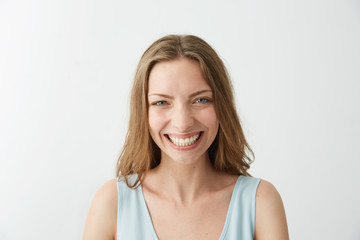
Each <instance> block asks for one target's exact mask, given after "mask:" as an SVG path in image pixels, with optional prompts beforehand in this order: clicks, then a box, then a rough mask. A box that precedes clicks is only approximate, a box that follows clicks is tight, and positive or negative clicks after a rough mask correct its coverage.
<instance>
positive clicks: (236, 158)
mask: <svg viewBox="0 0 360 240" xmlns="http://www.w3.org/2000/svg"><path fill="white" fill-rule="evenodd" d="M181 57H184V58H188V59H191V60H194V61H196V62H198V63H199V64H200V67H201V69H202V71H203V74H204V76H205V79H206V81H207V83H208V84H209V86H210V88H211V89H212V91H213V98H214V104H215V111H216V115H217V118H218V120H219V130H218V133H217V136H216V137H215V140H214V142H213V143H212V144H211V146H210V147H209V150H208V153H209V158H210V161H211V163H212V164H213V166H214V167H215V169H216V170H217V171H222V172H227V173H230V174H237V175H246V176H250V174H249V173H248V172H247V170H248V169H249V167H250V163H251V162H252V160H251V159H250V157H249V155H248V153H250V154H251V155H252V156H254V154H253V152H252V150H251V148H250V147H249V145H248V143H247V141H246V139H245V136H244V133H243V130H242V127H241V124H240V120H239V117H238V115H237V112H236V108H235V103H234V96H233V88H232V84H231V82H230V78H229V75H228V73H227V71H226V68H225V66H224V64H223V62H222V61H221V59H220V58H219V56H218V55H217V54H216V52H215V51H214V49H212V48H211V47H210V46H209V45H208V44H207V43H206V42H205V41H204V40H202V39H201V38H199V37H196V36H193V35H168V36H165V37H162V38H160V39H158V40H157V41H155V42H154V43H153V44H152V45H151V46H150V47H149V48H148V49H147V50H146V51H145V52H144V54H143V56H142V57H141V59H140V62H139V64H138V66H137V70H136V74H135V78H134V83H133V87H132V92H131V102H130V119H129V129H128V132H127V136H126V140H125V144H124V147H123V149H122V152H121V154H120V156H119V159H118V162H117V167H116V174H117V176H118V177H124V179H125V181H126V184H127V185H128V186H129V187H132V188H134V187H136V186H137V185H138V183H139V181H140V180H141V179H142V177H143V175H144V174H146V173H147V172H148V171H149V170H150V169H152V168H154V167H156V166H157V165H159V163H160V158H161V156H160V149H159V147H158V146H157V145H156V144H155V142H154V141H153V140H152V138H151V136H150V133H149V126H148V115H147V113H148V100H147V94H148V79H149V75H150V71H151V70H152V68H153V67H154V65H155V64H156V63H159V62H161V61H170V60H174V59H177V58H181ZM135 173H136V174H137V179H136V181H135V182H133V183H130V182H129V181H128V176H129V175H132V174H135Z"/></svg>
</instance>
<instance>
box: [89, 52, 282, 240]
mask: <svg viewBox="0 0 360 240" xmlns="http://www.w3.org/2000/svg"><path fill="white" fill-rule="evenodd" d="M148 100H149V109H148V111H149V112H148V113H149V114H148V116H149V119H148V121H149V127H150V134H151V136H152V138H153V140H154V141H155V143H156V144H157V145H158V146H159V148H160V149H161V162H160V164H159V166H157V167H156V168H154V169H152V170H150V172H149V173H148V174H147V175H146V177H145V178H144V179H143V181H142V189H143V193H144V198H145V201H146V203H147V206H148V209H149V213H150V216H151V219H152V223H153V226H154V229H155V232H156V234H157V235H158V237H159V239H189V240H191V239H219V236H220V235H221V233H222V230H223V226H224V223H225V220H226V216H227V209H228V206H229V203H230V199H231V195H232V191H233V188H234V185H235V182H236V180H237V177H238V176H234V175H230V174H226V173H220V172H217V171H215V169H214V168H213V166H212V165H211V163H210V161H209V156H208V153H207V149H208V147H209V146H210V145H211V143H212V142H213V140H214V138H215V137H216V133H217V130H218V127H219V122H218V120H217V117H216V113H215V108H214V104H213V101H212V92H211V89H210V87H209V85H208V84H207V83H206V81H205V79H204V77H203V74H202V72H201V69H200V66H199V65H198V63H196V62H194V61H191V60H188V59H185V58H180V59H177V60H173V61H169V62H160V63H158V64H156V65H155V66H154V68H153V69H152V71H151V73H150V76H149V92H148ZM199 133H201V134H200V137H199V139H198V140H197V142H196V143H195V145H192V146H188V147H181V146H180V147H179V146H176V145H175V144H174V143H172V141H170V140H169V138H168V136H171V137H172V138H174V137H176V138H183V139H185V138H190V136H193V135H198V134H199ZM116 214H117V190H116V180H111V181H109V182H107V183H105V184H104V186H103V187H101V188H100V190H99V191H98V192H97V193H96V195H95V197H94V200H93V203H92V204H91V207H90V211H89V215H88V219H87V222H86V226H85V231H84V236H83V239H116V219H117V216H116ZM255 215H256V216H255V239H257V240H270V239H280V240H282V239H288V230H287V225H286V217H285V211H284V207H283V204H282V201H281V198H280V195H279V194H278V192H277V191H276V189H275V188H274V186H273V185H272V184H270V183H269V182H267V181H264V180H262V181H261V182H260V184H259V187H258V190H257V194H256V212H255Z"/></svg>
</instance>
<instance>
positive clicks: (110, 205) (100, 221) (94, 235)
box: [83, 179, 118, 240]
mask: <svg viewBox="0 0 360 240" xmlns="http://www.w3.org/2000/svg"><path fill="white" fill-rule="evenodd" d="M117 201H118V199H117V179H112V180H110V181H108V182H106V183H105V184H104V185H102V186H101V187H100V189H99V190H98V191H97V192H96V194H95V196H94V198H93V200H92V203H91V206H90V210H89V213H88V217H87V219H86V224H85V229H84V235H83V240H85V239H86V240H90V239H114V237H115V235H116V219H117Z"/></svg>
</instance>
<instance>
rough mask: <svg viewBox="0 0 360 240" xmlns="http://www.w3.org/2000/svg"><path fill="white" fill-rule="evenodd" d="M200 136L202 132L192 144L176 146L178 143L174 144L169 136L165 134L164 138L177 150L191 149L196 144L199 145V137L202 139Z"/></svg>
mask: <svg viewBox="0 0 360 240" xmlns="http://www.w3.org/2000/svg"><path fill="white" fill-rule="evenodd" d="M202 136H203V132H201V133H200V136H199V138H198V139H197V141H196V142H195V143H194V144H193V145H189V146H178V145H175V144H174V143H173V142H172V141H171V140H170V139H169V138H168V136H167V135H166V136H165V138H166V139H167V140H168V141H169V143H170V145H171V146H172V147H173V148H174V149H176V150H178V151H189V150H192V149H194V148H196V147H197V145H199V143H200V141H201V139H202Z"/></svg>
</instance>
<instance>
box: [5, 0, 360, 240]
mask: <svg viewBox="0 0 360 240" xmlns="http://www.w3.org/2000/svg"><path fill="white" fill-rule="evenodd" d="M170 33H180V34H195V35H198V36H200V37H202V38H204V39H205V40H206V41H208V42H209V43H210V44H211V45H212V46H213V47H214V48H215V49H216V51H217V52H218V53H219V55H220V56H221V57H222V58H223V60H224V62H225V64H226V66H227V67H228V70H229V72H230V75H231V77H232V80H233V83H234V88H235V93H236V100H237V107H238V110H239V114H240V117H241V119H242V122H243V125H244V128H245V131H246V135H247V137H248V140H249V142H250V145H251V146H252V148H253V150H254V152H255V154H256V159H255V162H254V163H253V164H252V167H251V170H250V173H251V174H252V175H254V176H256V177H260V178H263V179H266V180H268V181H270V182H272V183H273V184H274V185H275V186H276V188H277V189H278V191H279V192H280V194H281V196H282V198H283V201H284V204H285V209H286V213H287V219H288V226H289V231H290V237H291V239H308V240H309V239H347V240H351V239H354V240H355V239H360V207H359V202H360V193H359V189H360V177H359V176H358V172H359V167H360V164H359V161H360V157H359V149H360V146H359V145H360V144H359V142H360V141H359V136H360V124H359V123H360V106H359V105H360V104H359V103H360V94H359V93H360V44H359V43H360V2H359V1H358V0H352V1H348V0H337V1H336V0H326V1H325V0H304V1H288V0H286V1H285V0H273V1H266V0H260V1H250V0H246V1H235V0H232V1H228V0H224V1H205V0H200V1H190V0H184V1H176V2H175V1H166V0H162V1H161V0H156V1H118V0H117V1H115V0H104V1H89V0H87V1H85V0H62V1H48V0H32V1H25V0H19V1H10V0H1V1H0V239H1V240H8V239H11V240H12V239H59V240H60V239H80V238H81V235H82V231H83V227H84V224H85V219H86V216H87V212H88V209H89V206H90V203H91V200H92V197H93V196H94V194H95V192H96V190H97V189H98V188H99V187H100V186H101V185H102V184H103V183H104V182H105V181H107V180H108V179H111V178H113V177H114V176H115V175H114V172H115V164H116V161H117V157H118V155H119V152H120V150H121V146H122V144H123V141H124V137H125V134H126V128H127V119H128V116H129V113H128V105H129V91H130V88H131V81H132V78H133V76H134V71H135V68H136V64H137V62H138V60H139V58H140V56H141V54H142V53H143V51H144V50H145V49H146V48H147V47H148V46H149V45H150V44H151V43H152V42H153V41H154V40H156V39H157V38H159V37H161V36H163V35H165V34H170Z"/></svg>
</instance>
